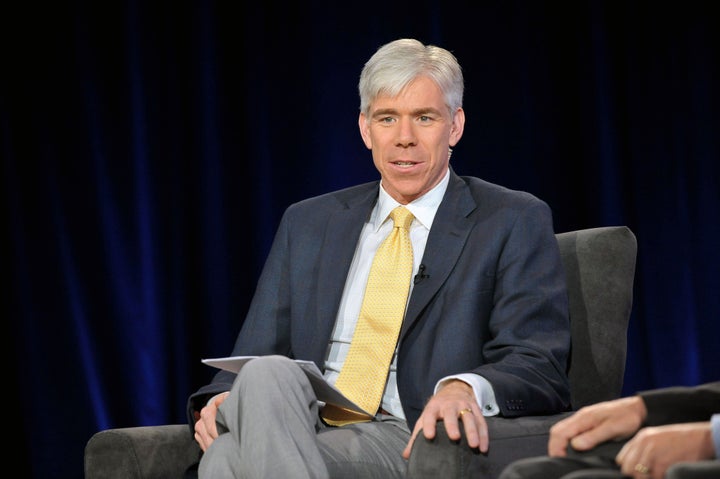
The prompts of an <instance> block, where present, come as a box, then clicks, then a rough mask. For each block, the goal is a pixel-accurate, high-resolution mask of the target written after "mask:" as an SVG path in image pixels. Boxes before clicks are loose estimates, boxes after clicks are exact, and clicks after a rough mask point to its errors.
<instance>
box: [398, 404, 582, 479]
mask: <svg viewBox="0 0 720 479" xmlns="http://www.w3.org/2000/svg"><path fill="white" fill-rule="evenodd" d="M569 415H570V413H561V414H553V415H550V416H524V417H515V418H504V417H487V418H485V419H486V421H487V424H488V434H489V436H490V447H489V450H488V452H487V454H483V455H482V456H484V457H482V459H480V458H479V457H478V456H481V454H480V453H479V451H477V450H471V449H470V448H469V447H468V445H467V439H466V438H465V433H464V432H463V433H462V438H461V439H460V441H459V442H458V441H452V440H450V438H449V437H448V435H447V432H445V425H444V423H443V422H442V421H438V423H437V426H436V427H437V432H436V434H435V438H434V439H432V440H428V439H425V438H424V437H423V436H422V433H420V435H418V437H417V439H416V440H415V443H414V444H413V448H412V453H411V454H410V460H409V462H408V477H412V478H413V479H436V478H438V477H488V478H492V477H497V476H498V475H499V474H500V472H501V471H502V470H503V469H504V468H505V466H507V465H508V464H510V463H511V462H512V461H514V460H516V459H521V458H524V457H531V456H543V455H545V454H547V443H548V437H549V436H548V435H549V432H550V427H551V426H552V425H553V424H555V423H556V422H557V421H559V420H561V419H563V418H565V417H567V416H569ZM461 431H462V428H461Z"/></svg>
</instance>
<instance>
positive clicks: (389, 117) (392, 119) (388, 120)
mask: <svg viewBox="0 0 720 479" xmlns="http://www.w3.org/2000/svg"><path fill="white" fill-rule="evenodd" d="M393 121H395V119H394V118H393V117H391V116H386V117H383V118H380V123H392V122H393Z"/></svg>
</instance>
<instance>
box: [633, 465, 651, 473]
mask: <svg viewBox="0 0 720 479" xmlns="http://www.w3.org/2000/svg"><path fill="white" fill-rule="evenodd" d="M635 472H639V473H640V474H649V473H650V468H649V467H647V466H646V465H645V464H640V463H638V464H635Z"/></svg>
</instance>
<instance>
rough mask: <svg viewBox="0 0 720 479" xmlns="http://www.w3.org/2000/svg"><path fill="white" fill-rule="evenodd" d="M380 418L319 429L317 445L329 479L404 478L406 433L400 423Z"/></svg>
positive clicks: (396, 420)
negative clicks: (347, 478) (331, 478)
mask: <svg viewBox="0 0 720 479" xmlns="http://www.w3.org/2000/svg"><path fill="white" fill-rule="evenodd" d="M380 417H381V418H383V419H381V420H379V421H373V422H368V423H360V424H352V425H349V426H342V427H327V428H323V429H321V430H320V432H319V433H318V436H317V440H318V446H319V448H320V453H321V454H322V457H323V460H324V461H325V464H326V465H327V468H328V472H329V473H330V477H333V478H342V477H361V478H374V477H377V478H381V479H386V478H404V477H405V473H406V470H407V462H406V461H405V459H403V457H402V451H403V449H405V446H406V445H407V443H408V441H409V440H410V430H409V429H408V427H407V423H406V422H405V421H403V420H400V419H396V418H388V417H387V416H380Z"/></svg>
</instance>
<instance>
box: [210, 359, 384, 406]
mask: <svg viewBox="0 0 720 479" xmlns="http://www.w3.org/2000/svg"><path fill="white" fill-rule="evenodd" d="M255 358H257V356H230V357H226V358H211V359H203V360H202V362H203V363H204V364H207V365H208V366H212V367H214V368H218V369H224V370H225V371H230V372H231V373H236V374H237V373H238V372H239V371H240V369H241V368H242V367H243V365H244V364H245V363H247V362H248V361H250V360H252V359H255ZM294 361H295V362H296V363H297V364H298V365H299V366H300V368H302V370H303V371H305V375H306V376H307V377H308V379H309V380H310V384H311V385H312V388H313V390H314V391H315V395H316V396H317V398H318V400H320V401H323V402H325V403H327V404H333V405H335V406H339V407H343V408H346V409H350V410H351V411H355V412H359V413H361V414H366V415H368V416H370V417H372V416H373V415H372V414H370V413H368V412H367V411H364V410H363V409H362V408H361V407H360V406H358V405H357V404H355V403H354V402H352V401H351V400H350V399H348V398H346V397H345V396H344V395H343V393H341V392H340V390H338V389H337V388H335V387H334V386H332V385H331V384H329V383H328V382H327V381H325V378H324V377H323V375H322V373H321V372H320V369H318V367H317V365H316V364H315V363H314V362H312V361H306V360H303V359H295V360H294Z"/></svg>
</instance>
